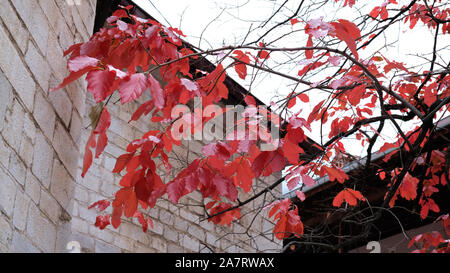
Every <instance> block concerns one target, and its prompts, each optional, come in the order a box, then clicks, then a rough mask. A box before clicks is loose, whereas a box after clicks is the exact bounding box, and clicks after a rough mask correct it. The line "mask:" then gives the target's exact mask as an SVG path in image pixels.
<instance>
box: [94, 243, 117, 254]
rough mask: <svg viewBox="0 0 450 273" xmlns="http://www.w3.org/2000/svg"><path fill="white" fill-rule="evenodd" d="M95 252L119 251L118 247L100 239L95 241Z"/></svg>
mask: <svg viewBox="0 0 450 273" xmlns="http://www.w3.org/2000/svg"><path fill="white" fill-rule="evenodd" d="M95 253H120V249H119V248H117V247H115V246H113V245H110V244H107V243H104V242H101V241H95Z"/></svg>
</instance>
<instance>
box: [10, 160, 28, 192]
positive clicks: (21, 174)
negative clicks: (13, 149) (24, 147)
mask: <svg viewBox="0 0 450 273" xmlns="http://www.w3.org/2000/svg"><path fill="white" fill-rule="evenodd" d="M8 169H9V172H10V174H11V175H12V176H13V177H14V179H15V180H16V181H17V182H18V183H19V184H20V185H22V186H24V185H25V178H26V175H27V169H26V167H25V164H24V163H23V162H22V160H20V158H19V157H18V156H16V155H15V154H14V153H12V154H11V159H10V161H9V168H8Z"/></svg>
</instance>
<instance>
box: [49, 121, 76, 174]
mask: <svg viewBox="0 0 450 273" xmlns="http://www.w3.org/2000/svg"><path fill="white" fill-rule="evenodd" d="M53 146H54V147H55V150H56V153H57V154H58V156H59V158H60V159H61V161H62V162H63V164H64V166H66V169H67V170H68V171H69V173H70V174H71V175H72V177H76V174H77V168H78V159H79V152H78V150H77V148H76V146H75V145H74V143H73V142H72V139H71V137H70V135H69V133H68V132H67V131H66V130H65V129H64V127H63V125H61V123H59V122H58V123H57V124H56V129H55V134H54V137H53Z"/></svg>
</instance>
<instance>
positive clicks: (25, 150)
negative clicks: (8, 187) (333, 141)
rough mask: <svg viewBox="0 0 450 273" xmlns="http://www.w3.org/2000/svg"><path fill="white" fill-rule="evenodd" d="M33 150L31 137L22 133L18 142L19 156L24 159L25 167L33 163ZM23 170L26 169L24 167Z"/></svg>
mask: <svg viewBox="0 0 450 273" xmlns="http://www.w3.org/2000/svg"><path fill="white" fill-rule="evenodd" d="M33 151H34V146H33V143H32V141H31V139H29V138H28V137H25V136H24V135H22V141H21V142H20V150H19V156H20V157H21V159H22V160H23V161H24V163H25V165H26V166H27V167H30V166H31V164H32V163H33ZM23 171H24V172H25V171H26V169H25V168H24V169H23ZM24 182H25V181H24Z"/></svg>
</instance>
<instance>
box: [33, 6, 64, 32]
mask: <svg viewBox="0 0 450 273" xmlns="http://www.w3.org/2000/svg"><path fill="white" fill-rule="evenodd" d="M38 4H39V6H40V7H41V9H42V11H43V12H44V14H45V17H47V20H48V22H49V25H50V26H53V27H56V22H57V18H58V17H61V16H62V14H61V12H60V11H59V8H58V7H57V6H56V4H55V1H53V0H38Z"/></svg>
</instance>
